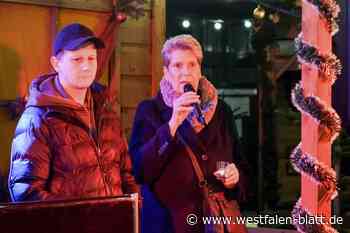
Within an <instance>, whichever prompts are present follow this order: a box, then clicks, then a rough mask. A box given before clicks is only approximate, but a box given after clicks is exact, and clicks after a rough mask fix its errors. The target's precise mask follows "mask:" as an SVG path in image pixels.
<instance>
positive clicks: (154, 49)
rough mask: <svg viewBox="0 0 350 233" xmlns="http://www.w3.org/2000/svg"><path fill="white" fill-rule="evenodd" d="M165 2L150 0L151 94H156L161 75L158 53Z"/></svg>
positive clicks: (162, 32)
mask: <svg viewBox="0 0 350 233" xmlns="http://www.w3.org/2000/svg"><path fill="white" fill-rule="evenodd" d="M165 3H166V0H152V1H151V9H152V12H151V30H150V41H151V47H150V55H151V56H150V57H151V59H152V63H151V74H152V89H151V94H152V96H155V95H156V94H157V91H158V88H159V81H160V80H161V78H162V76H163V62H162V58H161V55H160V53H161V50H162V46H163V43H164V40H165V14H166V12H165Z"/></svg>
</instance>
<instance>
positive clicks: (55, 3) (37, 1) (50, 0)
mask: <svg viewBox="0 0 350 233" xmlns="http://www.w3.org/2000/svg"><path fill="white" fill-rule="evenodd" d="M0 2H9V3H20V4H31V5H39V6H51V7H59V8H69V9H77V10H89V11H99V12H110V11H111V10H112V9H113V5H112V1H105V0H94V1H86V0H45V1H43V0H0Z"/></svg>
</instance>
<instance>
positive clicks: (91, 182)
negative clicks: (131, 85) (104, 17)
mask: <svg viewBox="0 0 350 233" xmlns="http://www.w3.org/2000/svg"><path fill="white" fill-rule="evenodd" d="M103 47H104V43H103V42H102V40H100V39H99V38H97V37H95V35H94V33H93V32H92V31H91V30H90V29H89V28H87V27H85V26H83V25H81V24H77V23H74V24H70V25H67V26H66V27H64V28H63V29H62V30H61V31H60V32H59V33H58V35H57V37H56V39H55V42H54V46H53V56H52V57H51V59H50V62H51V65H52V66H53V68H54V69H55V71H56V73H54V74H49V75H44V76H41V77H39V78H37V79H35V80H34V81H33V82H32V85H31V88H30V93H29V98H28V102H27V105H26V108H25V111H24V112H23V114H22V116H21V118H20V120H19V122H18V125H17V128H16V131H15V136H14V139H13V143H12V150H11V167H10V174H9V184H8V186H9V191H10V195H11V199H12V201H15V202H16V201H29V200H57V199H68V198H88V197H105V196H115V195H121V194H124V193H134V192H138V186H137V185H136V183H135V179H134V177H133V176H132V175H131V168H132V164H131V160H130V156H129V154H128V152H127V144H126V141H125V140H124V137H123V135H122V131H121V128H120V122H119V119H118V118H117V116H116V112H115V111H114V110H113V106H114V104H115V103H114V102H113V99H115V98H113V96H111V95H110V93H109V92H108V90H107V89H106V88H104V87H103V86H102V85H100V84H97V83H95V82H94V80H95V76H96V71H97V49H101V48H103Z"/></svg>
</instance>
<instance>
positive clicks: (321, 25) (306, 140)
mask: <svg viewBox="0 0 350 233" xmlns="http://www.w3.org/2000/svg"><path fill="white" fill-rule="evenodd" d="M302 11H303V15H302V31H303V40H304V41H305V42H306V43H308V44H310V45H312V46H313V47H316V48H318V49H319V51H320V52H321V53H329V52H331V50H332V37H331V34H330V32H329V31H327V26H326V25H325V24H326V22H325V21H324V20H323V19H321V16H320V15H319V13H318V11H317V9H316V8H315V7H314V6H312V5H311V4H310V3H309V2H308V1H306V0H304V1H303V3H302ZM320 75H321V73H320V72H319V71H318V70H317V69H316V68H314V67H311V66H309V65H302V86H303V88H304V91H305V96H310V95H315V96H318V97H319V98H320V99H321V100H322V101H323V102H324V103H326V104H327V105H330V104H331V85H330V84H329V83H328V82H325V81H322V79H321V78H320ZM301 134H302V135H301V138H302V150H303V152H304V153H308V154H310V155H313V156H315V157H316V158H317V159H318V160H319V161H320V162H322V163H323V164H325V165H326V166H331V142H329V141H322V142H321V141H319V138H320V132H319V124H318V123H317V122H316V121H315V120H314V119H312V118H311V117H310V116H307V115H305V114H303V115H302V133H301ZM325 191H327V190H324V188H323V187H322V186H318V185H317V184H316V183H315V182H314V181H312V180H311V179H310V178H308V177H306V176H305V175H302V188H301V200H302V202H301V203H302V206H303V207H304V208H305V209H307V210H308V211H309V212H310V213H311V214H312V215H320V214H322V215H323V216H325V217H330V214H331V202H330V201H327V202H325V203H324V205H323V206H320V205H319V200H320V198H321V197H322V196H323V193H325Z"/></svg>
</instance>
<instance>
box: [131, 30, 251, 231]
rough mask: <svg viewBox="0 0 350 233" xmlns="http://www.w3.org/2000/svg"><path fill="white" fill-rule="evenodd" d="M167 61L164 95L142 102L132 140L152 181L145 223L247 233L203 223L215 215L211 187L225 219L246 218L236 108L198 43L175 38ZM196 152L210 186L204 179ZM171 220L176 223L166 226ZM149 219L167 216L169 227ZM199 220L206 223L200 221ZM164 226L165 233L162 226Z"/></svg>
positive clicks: (143, 174)
mask: <svg viewBox="0 0 350 233" xmlns="http://www.w3.org/2000/svg"><path fill="white" fill-rule="evenodd" d="M162 56H163V72H164V76H163V78H162V80H161V81H160V91H159V93H158V95H157V96H156V97H154V98H152V99H149V100H145V101H143V102H142V103H140V104H139V106H138V108H137V111H136V115H135V121H134V126H133V131H132V136H131V141H130V153H131V154H132V157H133V161H134V171H135V174H136V177H137V179H138V181H139V182H140V183H142V184H145V185H144V190H143V191H144V198H145V201H144V210H143V214H144V218H143V219H147V218H148V221H147V222H143V227H144V229H143V232H147V233H148V232H152V233H155V232H156V231H158V232H175V233H187V232H188V233H194V232H197V233H201V232H216V233H219V232H220V233H224V232H232V233H233V232H234V233H246V232H247V231H246V228H245V226H244V225H242V224H231V225H229V224H227V225H225V226H224V225H223V224H216V225H215V224H213V225H212V226H209V224H208V225H204V224H203V222H201V219H202V218H201V217H202V216H205V214H207V213H205V212H204V210H203V199H204V198H203V197H204V195H203V186H204V185H207V188H208V189H209V191H210V195H209V196H211V200H215V203H214V204H215V205H216V204H218V205H219V206H218V211H217V214H219V215H226V216H230V217H233V219H234V217H236V216H239V215H240V210H239V207H238V204H237V200H238V199H239V198H240V197H241V196H242V195H243V193H244V188H245V185H244V183H245V177H246V175H245V172H244V170H245V168H246V167H245V164H244V163H243V160H242V158H241V156H240V153H239V150H238V147H237V146H238V143H237V139H236V138H235V137H234V130H233V129H234V121H233V114H232V111H231V109H230V107H229V106H228V105H227V104H225V103H224V102H223V101H221V100H219V99H218V94H217V90H216V89H215V87H214V86H213V85H212V84H211V83H210V82H209V80H207V79H206V78H205V77H203V76H202V73H201V63H202V59H203V52H202V48H201V46H200V44H199V42H198V41H197V40H196V39H195V38H193V37H192V36H190V35H179V36H176V37H173V38H170V39H169V40H167V41H166V42H165V44H164V46H163V49H162ZM194 105H197V107H196V108H195V107H194ZM198 109H199V111H198ZM191 154H192V155H193V157H194V158H195V160H196V161H197V162H198V164H199V166H200V169H201V171H202V173H203V174H204V178H205V181H206V182H199V177H198V176H197V174H196V172H195V168H194V167H195V166H194V163H193V162H192V158H190V155H191ZM224 165H225V166H224ZM149 200H151V201H149ZM157 202H159V203H160V205H159V204H158V205H157ZM150 203H151V204H152V205H153V206H151V204H150ZM211 203H213V202H211ZM219 208H221V209H219ZM155 209H156V210H157V211H158V212H157V214H154V210H155ZM162 213H163V215H162ZM168 215H169V216H170V218H171V223H166V221H167V218H166V217H167V216H168ZM149 216H162V218H160V217H158V218H157V221H159V219H162V220H163V221H164V222H165V224H162V225H161V224H159V222H157V223H154V220H153V222H152V219H150V218H149ZM197 217H198V222H193V220H194V219H196V218H197ZM208 217H209V216H208ZM194 221H196V220H194ZM156 224H157V225H156ZM160 225H161V226H162V228H156V226H160ZM208 227H213V228H215V229H208Z"/></svg>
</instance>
